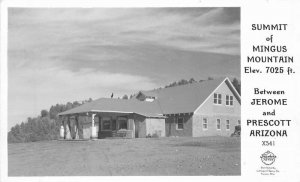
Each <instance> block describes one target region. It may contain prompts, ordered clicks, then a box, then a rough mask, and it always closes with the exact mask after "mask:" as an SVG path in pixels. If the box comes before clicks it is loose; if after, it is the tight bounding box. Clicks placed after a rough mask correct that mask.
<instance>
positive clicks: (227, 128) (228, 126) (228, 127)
mask: <svg viewBox="0 0 300 182" xmlns="http://www.w3.org/2000/svg"><path fill="white" fill-rule="evenodd" d="M229 129H230V123H229V120H226V130H229Z"/></svg>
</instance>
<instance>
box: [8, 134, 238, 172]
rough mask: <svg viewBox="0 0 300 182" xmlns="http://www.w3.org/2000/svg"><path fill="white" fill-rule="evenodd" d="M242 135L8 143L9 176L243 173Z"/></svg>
mask: <svg viewBox="0 0 300 182" xmlns="http://www.w3.org/2000/svg"><path fill="white" fill-rule="evenodd" d="M240 161H241V148H240V138H235V137H233V138H230V137H200V138H191V137H189V138H188V137H184V138H182V137H178V138H175V137H174V138H171V137H168V138H151V139H148V138H147V139H146V138H143V139H101V140H97V141H49V142H34V143H25V144H9V145H8V175H9V176H91V175H92V176H102V175H116V176H122V175H129V176H136V175H146V176H150V175H172V176H175V175H200V176H201V175H240V174H241V162H240Z"/></svg>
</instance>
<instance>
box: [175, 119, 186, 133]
mask: <svg viewBox="0 0 300 182" xmlns="http://www.w3.org/2000/svg"><path fill="white" fill-rule="evenodd" d="M180 119H182V128H178V121H179V120H180ZM183 129H184V118H183V117H178V118H177V119H176V130H183Z"/></svg>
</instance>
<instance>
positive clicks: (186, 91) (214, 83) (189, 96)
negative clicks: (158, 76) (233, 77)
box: [141, 78, 225, 114]
mask: <svg viewBox="0 0 300 182" xmlns="http://www.w3.org/2000/svg"><path fill="white" fill-rule="evenodd" d="M224 80H225V78H222V79H215V80H207V81H203V82H200V83H199V82H195V83H191V84H186V85H182V86H175V87H168V88H164V89H159V90H153V91H151V92H152V93H151V92H150V91H146V92H143V91H141V92H142V93H143V94H145V95H147V94H149V93H150V95H157V101H158V102H159V105H160V107H161V109H162V112H163V114H175V113H190V112H194V111H195V110H196V109H197V108H198V107H199V106H200V105H201V104H202V103H203V102H204V100H205V99H206V98H208V96H209V95H210V94H211V93H212V92H213V91H214V90H215V89H216V88H217V87H218V86H219V85H220V84H221V82H222V81H224Z"/></svg>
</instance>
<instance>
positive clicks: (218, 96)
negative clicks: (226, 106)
mask: <svg viewBox="0 0 300 182" xmlns="http://www.w3.org/2000/svg"><path fill="white" fill-rule="evenodd" d="M214 104H222V95H221V94H218V93H214Z"/></svg>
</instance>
